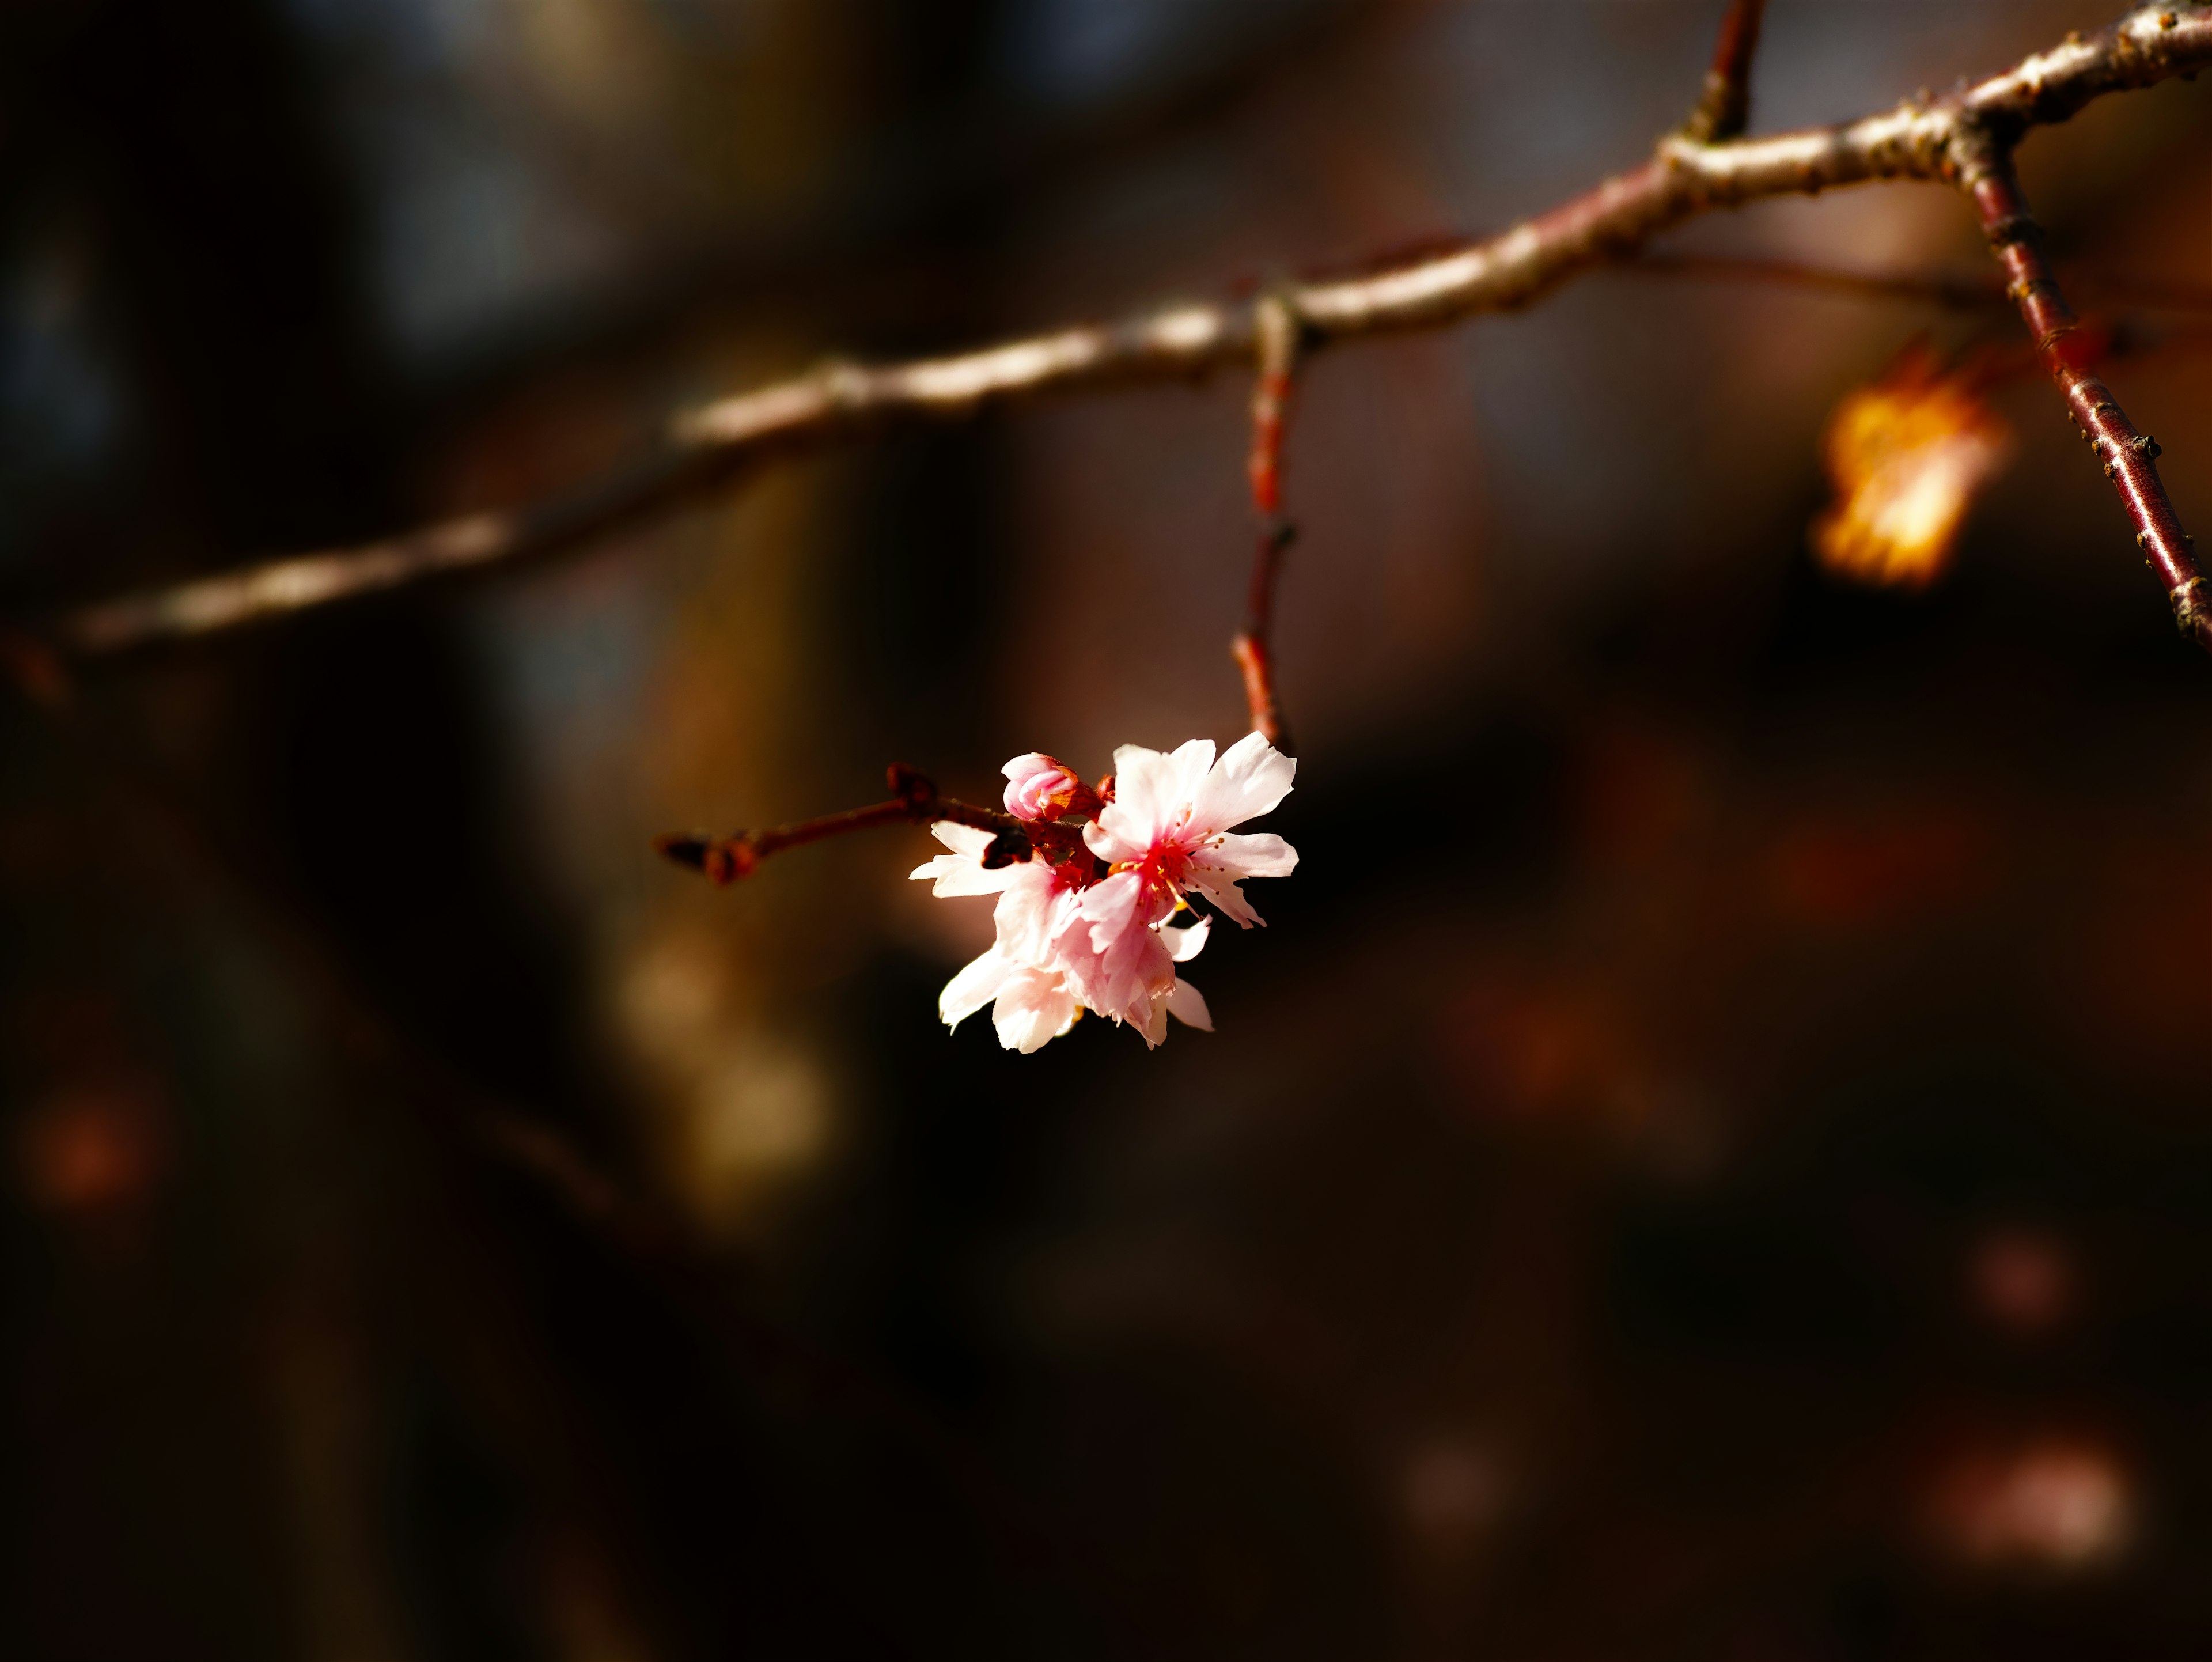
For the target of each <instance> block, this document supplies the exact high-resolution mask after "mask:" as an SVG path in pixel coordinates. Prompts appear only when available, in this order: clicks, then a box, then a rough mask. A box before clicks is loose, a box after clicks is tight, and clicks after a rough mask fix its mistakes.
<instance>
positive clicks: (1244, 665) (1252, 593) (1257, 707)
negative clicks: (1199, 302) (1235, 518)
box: [1229, 294, 1301, 751]
mask: <svg viewBox="0 0 2212 1662" xmlns="http://www.w3.org/2000/svg"><path fill="white" fill-rule="evenodd" d="M1253 328H1254V333H1255V349H1254V350H1255V352H1256V354H1257V356H1258V360H1259V362H1258V368H1259V374H1257V375H1256V376H1255V377H1254V379H1253V382H1252V448H1251V454H1250V455H1249V457H1248V458H1247V460H1246V462H1245V472H1246V475H1247V476H1248V477H1249V479H1250V481H1251V485H1252V510H1253V512H1254V513H1255V514H1257V515H1258V516H1259V520H1260V532H1259V539H1258V544H1257V545H1256V547H1255V550H1254V551H1253V556H1252V582H1251V587H1250V588H1249V591H1248V593H1247V596H1246V601H1245V608H1244V627H1243V629H1242V630H1238V631H1237V636H1236V638H1235V639H1233V640H1231V642H1230V643H1229V655H1230V656H1231V657H1232V658H1234V659H1235V660H1236V661H1237V669H1238V671H1239V672H1240V673H1242V674H1243V678H1244V704H1245V709H1246V712H1247V715H1248V719H1249V721H1250V723H1251V731H1253V732H1254V733H1256V734H1260V735H1261V737H1262V738H1264V739H1266V740H1267V742H1268V743H1269V744H1271V745H1273V746H1276V748H1278V749H1279V750H1285V751H1287V750H1288V749H1289V748H1290V740H1289V738H1288V736H1287V734H1286V733H1285V728H1284V723H1283V711H1282V705H1281V702H1280V700H1279V698H1278V697H1277V696H1276V692H1275V648H1274V638H1275V587H1276V582H1277V580H1278V579H1279V577H1280V576H1281V575H1282V569H1283V557H1284V555H1285V554H1286V553H1288V552H1289V551H1290V546H1291V541H1292V540H1293V539H1295V538H1296V537H1297V530H1296V529H1295V527H1292V526H1291V525H1290V524H1289V523H1288V522H1287V521H1285V519H1284V518H1283V435H1284V433H1285V426H1286V423H1288V421H1289V418H1290V408H1291V387H1292V383H1293V380H1295V378H1296V376H1297V363H1298V338H1299V335H1300V333H1301V330H1300V326H1299V323H1298V314H1297V310H1296V308H1295V305H1294V302H1292V301H1291V300H1290V299H1289V298H1288V297H1287V296H1286V295H1281V294H1272V295H1263V296H1262V297H1261V301H1260V302H1259V304H1258V305H1257V307H1255V308H1254V312H1253Z"/></svg>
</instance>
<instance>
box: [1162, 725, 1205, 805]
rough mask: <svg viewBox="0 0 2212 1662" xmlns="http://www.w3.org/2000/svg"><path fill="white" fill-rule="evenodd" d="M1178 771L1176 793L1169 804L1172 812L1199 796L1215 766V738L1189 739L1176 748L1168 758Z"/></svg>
mask: <svg viewBox="0 0 2212 1662" xmlns="http://www.w3.org/2000/svg"><path fill="white" fill-rule="evenodd" d="M1168 761H1169V764H1170V765H1171V766H1173V767H1174V769H1175V772H1176V782H1175V794H1174V797H1173V799H1172V800H1171V801H1170V803H1169V804H1168V807H1169V811H1170V813H1173V812H1176V811H1178V810H1180V809H1182V808H1184V807H1188V806H1189V805H1190V803H1191V802H1192V801H1194V799H1195V798H1196V797H1197V795H1198V790H1199V787H1200V786H1201V785H1203V784H1204V783H1205V782H1206V775H1207V774H1208V773H1209V772H1211V771H1212V768H1213V740H1211V739H1187V740H1184V741H1183V742H1182V744H1180V745H1177V746H1176V748H1175V753H1174V754H1173V755H1172V756H1170V757H1169V758H1168Z"/></svg>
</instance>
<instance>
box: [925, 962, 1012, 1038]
mask: <svg viewBox="0 0 2212 1662" xmlns="http://www.w3.org/2000/svg"><path fill="white" fill-rule="evenodd" d="M1015 967H1016V966H1015V964H1014V962H1013V960H1012V959H1010V958H1008V957H1007V956H1006V954H1005V953H1001V952H1000V950H999V949H998V948H997V947H992V948H990V950H988V951H987V952H986V953H984V954H983V955H982V956H981V958H978V959H974V960H973V961H972V962H970V963H969V964H968V965H965V966H964V967H963V969H962V970H961V971H960V973H959V974H957V975H956V976H954V977H952V979H951V980H950V981H948V982H946V983H945V990H944V991H943V992H941V993H939V994H938V995H937V1014H938V1017H939V1020H942V1021H943V1022H944V1023H945V1026H948V1027H957V1026H959V1025H960V1024H961V1023H962V1022H963V1021H965V1020H968V1018H969V1016H971V1015H974V1014H975V1012H976V1011H978V1010H980V1009H981V1008H983V1007H984V1006H985V1005H986V1004H988V1003H989V1002H990V1001H992V1000H993V999H994V998H996V997H997V996H998V995H999V989H1000V987H1002V986H1004V985H1005V984H1006V977H1008V976H1009V975H1010V974H1012V972H1013V971H1014V969H1015Z"/></svg>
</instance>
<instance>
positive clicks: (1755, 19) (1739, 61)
mask: <svg viewBox="0 0 2212 1662" xmlns="http://www.w3.org/2000/svg"><path fill="white" fill-rule="evenodd" d="M1765 10H1766V0H1729V9H1728V15H1726V16H1724V17H1723V18H1722V19H1721V32H1720V37H1719V39H1718V40H1716V41H1715V42H1714V43H1713V66H1712V68H1711V69H1709V70H1706V71H1705V93H1704V94H1703V95H1702V96H1701V97H1700V98H1699V100H1698V107H1697V108H1696V109H1694V110H1692V111H1691V112H1690V119H1689V120H1688V121H1686V122H1685V123H1684V124H1683V126H1682V136H1683V137H1685V138H1686V139H1688V140H1689V141H1690V142H1691V143H1693V144H1717V143H1720V142H1721V141H1723V139H1729V138H1734V137H1735V136H1736V135H1737V134H1738V133H1740V132H1741V131H1743V129H1744V124H1745V123H1746V122H1747V121H1748V120H1749V119H1751V59H1752V55H1753V53H1754V52H1757V51H1758V50H1759V18H1760V16H1761V15H1763V14H1764V13H1765Z"/></svg>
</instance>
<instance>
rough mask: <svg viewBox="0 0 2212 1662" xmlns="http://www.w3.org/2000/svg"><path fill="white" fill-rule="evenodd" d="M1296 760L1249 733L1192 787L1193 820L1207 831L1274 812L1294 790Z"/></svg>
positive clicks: (1198, 826)
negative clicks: (1277, 805) (1293, 780)
mask: <svg viewBox="0 0 2212 1662" xmlns="http://www.w3.org/2000/svg"><path fill="white" fill-rule="evenodd" d="M1297 770H1298V764H1297V761H1296V760H1295V759H1294V758H1291V757H1288V756H1285V755H1284V754H1283V753H1282V752H1280V751H1279V750H1277V749H1276V748H1275V747H1274V746H1273V745H1271V744H1269V743H1268V742H1267V740H1265V739H1263V738H1261V736H1260V735H1259V734H1256V733H1248V734H1245V735H1244V736H1243V738H1242V739H1239V740H1237V742H1236V743H1235V744H1233V745H1231V746H1230V747H1229V748H1228V750H1226V751H1225V752H1223V754H1222V758H1221V760H1220V761H1219V762H1218V763H1216V764H1214V767H1213V770H1212V772H1211V773H1209V774H1208V775H1206V777H1205V779H1204V780H1203V781H1202V782H1200V783H1199V784H1198V786H1197V787H1196V788H1194V790H1193V791H1192V793H1191V797H1190V802H1191V816H1190V818H1191V824H1192V825H1194V827H1197V828H1199V829H1200V830H1202V831H1206V832H1212V831H1226V830H1228V829H1229V827H1230V826H1231V825H1243V823H1244V822H1245V821H1246V820H1247V819H1258V818H1259V817H1260V816H1261V814H1263V813H1269V812H1271V811H1272V810H1273V808H1274V807H1275V806H1276V804H1278V803H1279V802H1280V801H1282V800H1283V799H1284V798H1285V796H1288V795H1289V794H1291V779H1292V778H1293V777H1294V776H1296V775H1297Z"/></svg>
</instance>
